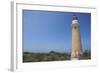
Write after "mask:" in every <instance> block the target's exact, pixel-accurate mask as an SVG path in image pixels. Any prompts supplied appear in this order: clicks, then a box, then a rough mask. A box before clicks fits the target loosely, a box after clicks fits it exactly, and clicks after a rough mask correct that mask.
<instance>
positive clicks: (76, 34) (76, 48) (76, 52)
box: [71, 14, 82, 60]
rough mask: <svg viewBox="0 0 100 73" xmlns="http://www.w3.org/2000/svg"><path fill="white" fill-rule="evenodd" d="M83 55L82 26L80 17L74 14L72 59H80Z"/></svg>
mask: <svg viewBox="0 0 100 73" xmlns="http://www.w3.org/2000/svg"><path fill="white" fill-rule="evenodd" d="M81 55H82V44H81V36H80V27H79V21H78V17H77V16H76V15H75V14H74V15H73V17H72V51H71V60H73V59H75V60H78V59H79V58H80V56H81Z"/></svg>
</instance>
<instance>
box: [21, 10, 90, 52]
mask: <svg viewBox="0 0 100 73" xmlns="http://www.w3.org/2000/svg"><path fill="white" fill-rule="evenodd" d="M75 13H76V15H77V17H78V20H79V23H80V33H81V40H82V48H83V49H84V50H89V49H90V48H91V38H90V37H91V14H90V13H77V12H75ZM73 14H74V13H73V12H54V11H38V10H23V50H24V51H29V52H49V51H52V50H53V51H57V52H70V51H71V46H72V31H71V22H72V16H73Z"/></svg>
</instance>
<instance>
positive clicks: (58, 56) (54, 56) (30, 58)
mask: <svg viewBox="0 0 100 73" xmlns="http://www.w3.org/2000/svg"><path fill="white" fill-rule="evenodd" d="M83 59H91V56H90V52H87V51H85V52H84V53H83V55H82V56H81V58H80V60H83ZM63 60H70V54H69V53H61V52H55V51H50V52H49V53H33V52H23V62H42V61H63Z"/></svg>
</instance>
